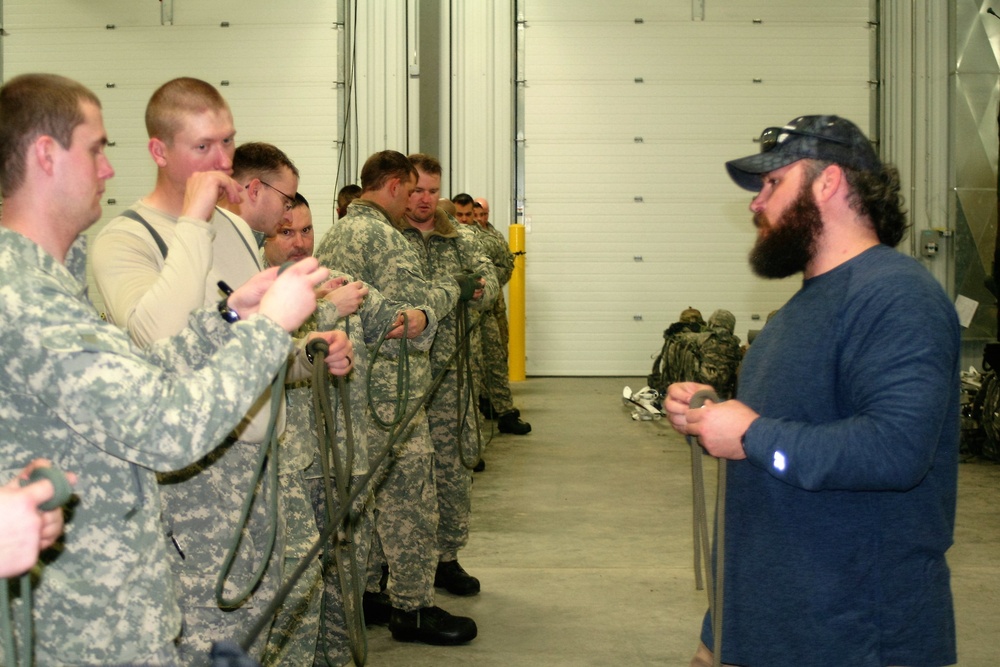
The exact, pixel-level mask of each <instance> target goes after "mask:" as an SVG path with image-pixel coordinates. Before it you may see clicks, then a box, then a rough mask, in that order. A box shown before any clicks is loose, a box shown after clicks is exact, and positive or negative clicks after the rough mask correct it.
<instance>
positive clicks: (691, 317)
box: [677, 306, 705, 324]
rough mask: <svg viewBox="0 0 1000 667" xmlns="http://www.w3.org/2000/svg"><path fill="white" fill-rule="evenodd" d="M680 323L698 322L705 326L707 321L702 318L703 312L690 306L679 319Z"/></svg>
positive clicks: (682, 312)
mask: <svg viewBox="0 0 1000 667" xmlns="http://www.w3.org/2000/svg"><path fill="white" fill-rule="evenodd" d="M677 321H678V322H697V323H698V324H704V323H705V320H703V319H702V318H701V311H700V310H698V309H697V308H692V307H691V306H688V307H687V308H685V309H684V310H682V311H681V315H680V317H679V318H677Z"/></svg>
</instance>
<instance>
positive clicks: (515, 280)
mask: <svg viewBox="0 0 1000 667" xmlns="http://www.w3.org/2000/svg"><path fill="white" fill-rule="evenodd" d="M508 229H509V232H510V251H511V252H512V253H514V272H513V273H512V274H511V276H510V282H508V283H507V290H508V296H509V298H508V299H507V320H508V322H509V327H510V338H509V342H508V347H507V354H508V359H507V364H508V366H507V374H508V375H509V376H510V381H511V382H522V381H523V380H524V379H525V374H524V258H525V255H524V225H516V224H515V225H511V226H510V227H509V228H508Z"/></svg>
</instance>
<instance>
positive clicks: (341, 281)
mask: <svg viewBox="0 0 1000 667" xmlns="http://www.w3.org/2000/svg"><path fill="white" fill-rule="evenodd" d="M347 283H348V280H347V278H346V277H344V276H337V277H336V278H330V279H329V280H327V281H326V282H325V283H323V284H322V285H320V286H319V287H317V288H316V290H315V291H316V298H317V299H323V298H325V297H326V295H327V294H329V293H330V292H332V291H333V290H335V289H337V288H338V287H340V286H341V285H346V284H347Z"/></svg>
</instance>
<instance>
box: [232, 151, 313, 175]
mask: <svg viewBox="0 0 1000 667" xmlns="http://www.w3.org/2000/svg"><path fill="white" fill-rule="evenodd" d="M282 167H284V168H286V169H288V170H289V171H290V172H292V174H294V175H295V177H296V178H298V177H299V170H298V169H296V167H295V164H294V163H293V162H292V160H291V158H289V157H288V156H287V155H285V153H284V151H282V150H281V149H280V148H278V147H277V146H275V145H273V144H265V143H264V142H262V141H253V142H250V143H246V144H243V145H242V146H239V147H238V148H237V149H236V152H235V153H233V179H234V180H237V181H242V180H243V179H244V178H246V177H250V178H259V179H260V180H262V181H269V180H271V179H272V178H276V177H278V176H280V175H281V169H282Z"/></svg>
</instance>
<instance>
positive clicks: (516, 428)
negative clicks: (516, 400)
mask: <svg viewBox="0 0 1000 667" xmlns="http://www.w3.org/2000/svg"><path fill="white" fill-rule="evenodd" d="M497 430H498V431H500V432H501V433H512V434H514V435H527V434H528V433H531V424H529V423H528V422H524V421H521V411H520V410H518V409H517V408H514V409H513V410H511V411H510V412H506V413H504V414H502V415H500V417H499V419H498V420H497Z"/></svg>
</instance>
